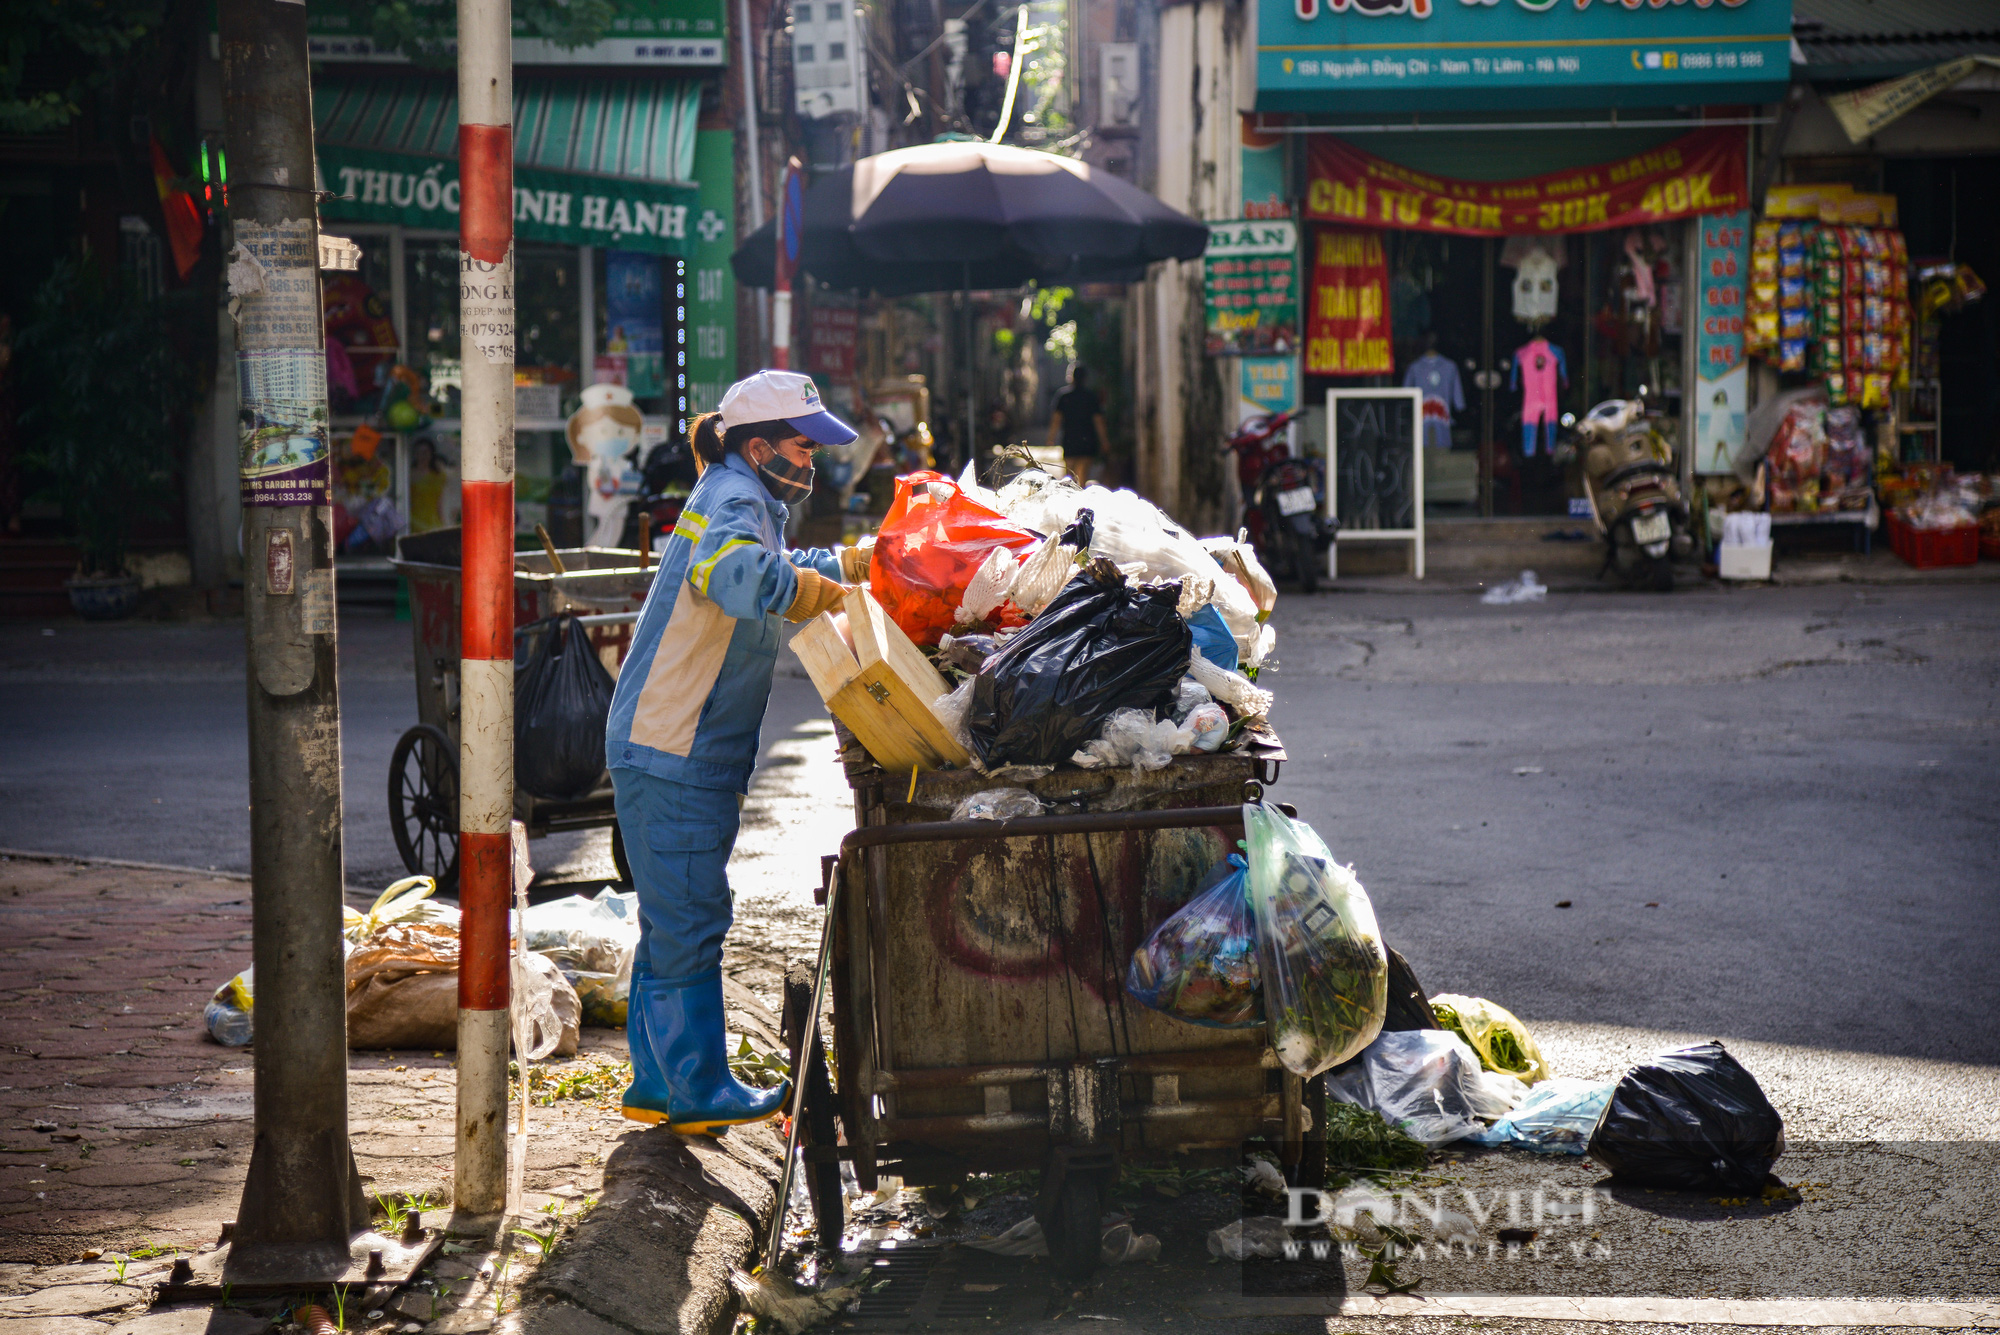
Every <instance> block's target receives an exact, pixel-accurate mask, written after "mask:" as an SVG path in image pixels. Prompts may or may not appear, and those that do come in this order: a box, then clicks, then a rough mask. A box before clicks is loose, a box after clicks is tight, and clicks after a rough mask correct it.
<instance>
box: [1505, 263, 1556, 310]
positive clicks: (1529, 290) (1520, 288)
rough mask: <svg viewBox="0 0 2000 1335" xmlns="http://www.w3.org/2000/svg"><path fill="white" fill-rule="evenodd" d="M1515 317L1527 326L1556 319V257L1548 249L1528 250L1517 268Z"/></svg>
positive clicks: (1515, 278)
mask: <svg viewBox="0 0 2000 1335" xmlns="http://www.w3.org/2000/svg"><path fill="white" fill-rule="evenodd" d="M1514 318H1515V319H1516V320H1519V321H1520V322H1521V323H1522V324H1527V325H1532V324H1533V323H1534V322H1535V321H1537V320H1553V319H1555V318H1556V259H1555V256H1553V255H1551V254H1549V253H1548V252H1547V251H1546V250H1531V251H1529V252H1528V253H1527V254H1526V255H1523V256H1522V257H1521V263H1520V264H1519V265H1518V266H1517V267H1516V269H1515V277H1514Z"/></svg>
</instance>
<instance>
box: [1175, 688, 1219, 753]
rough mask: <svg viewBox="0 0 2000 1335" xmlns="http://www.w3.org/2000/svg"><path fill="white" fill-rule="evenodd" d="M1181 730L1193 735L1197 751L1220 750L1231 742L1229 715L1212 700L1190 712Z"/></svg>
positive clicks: (1182, 722) (1182, 721)
mask: <svg viewBox="0 0 2000 1335" xmlns="http://www.w3.org/2000/svg"><path fill="white" fill-rule="evenodd" d="M1181 729H1182V730H1183V731H1185V732H1187V733H1190V734H1192V736H1193V740H1194V749H1195V750H1197V751H1215V750H1219V749H1220V748H1221V746H1222V744H1223V743H1224V742H1225V741H1227V740H1229V715H1228V714H1226V713H1224V712H1223V710H1222V706H1221V705H1219V704H1216V703H1215V702H1214V701H1213V700H1211V701H1209V702H1208V703H1207V704H1205V705H1196V706H1195V707H1194V708H1193V709H1191V710H1189V711H1188V716H1187V717H1186V718H1185V719H1183V720H1181Z"/></svg>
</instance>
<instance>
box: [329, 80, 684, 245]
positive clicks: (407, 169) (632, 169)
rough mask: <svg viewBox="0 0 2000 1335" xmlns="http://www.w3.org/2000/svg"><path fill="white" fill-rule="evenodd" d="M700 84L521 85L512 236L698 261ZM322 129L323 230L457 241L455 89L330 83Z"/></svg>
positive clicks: (417, 83)
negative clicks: (348, 225) (379, 229)
mask: <svg viewBox="0 0 2000 1335" xmlns="http://www.w3.org/2000/svg"><path fill="white" fill-rule="evenodd" d="M700 108H701V85H700V84H699V83H697V82H694V81H691V80H678V79H676V80H656V79H642V78H628V79H598V80H590V81H587V82H586V81H583V80H577V79H556V78H537V79H519V80H516V81H515V84H514V146H515V147H514V232H515V236H516V237H517V238H518V239H520V240H523V241H554V242H559V243H563V244H569V245H600V246H614V247H617V248H620V249H624V250H640V251H650V252H653V253H656V254H670V255H685V254H687V253H689V250H690V243H689V236H688V225H689V211H690V208H691V206H692V205H693V204H694V203H695V198H696V186H695V184H694V182H693V179H692V178H693V175H694V145H695V122H696V120H697V118H698V116H699V113H700ZM313 119H314V123H315V131H316V135H317V141H318V151H319V162H320V176H321V179H322V182H323V184H324V188H325V189H327V190H330V191H332V192H333V194H334V196H335V198H333V199H330V200H328V201H327V202H326V203H325V204H324V205H322V206H321V210H320V211H321V213H322V215H323V216H325V217H327V218H338V219H343V220H348V221H356V222H389V223H401V224H403V225H404V226H406V227H421V228H435V229H439V230H444V231H456V230H457V229H458V147H457V145H458V93H457V89H456V88H455V87H454V86H453V84H452V83H450V82H449V81H446V80H439V79H431V78H422V77H412V76H408V75H322V76H321V77H319V78H317V79H315V80H314V88H313Z"/></svg>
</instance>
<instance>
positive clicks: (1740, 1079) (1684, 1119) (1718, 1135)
mask: <svg viewBox="0 0 2000 1335" xmlns="http://www.w3.org/2000/svg"><path fill="white" fill-rule="evenodd" d="M1784 1152H1785V1124H1784V1119H1783V1118H1781V1117H1779V1116H1778V1112H1777V1109H1775V1108H1773V1107H1772V1106H1771V1101H1770V1099H1768V1098H1766V1097H1765V1095H1764V1091H1763V1089H1762V1087H1761V1086H1759V1085H1758V1083H1757V1078H1756V1077H1755V1076H1753V1075H1751V1074H1750V1072H1749V1071H1747V1070H1745V1069H1744V1067H1743V1065H1742V1063H1740V1062H1738V1061H1737V1060H1736V1058H1734V1057H1732V1056H1731V1055H1730V1054H1729V1052H1728V1050H1727V1049H1725V1048H1724V1047H1723V1046H1722V1044H1721V1043H1719V1042H1715V1041H1713V1040H1711V1041H1709V1042H1707V1043H1698V1044H1695V1045H1694V1046H1692V1047H1686V1048H1678V1049H1676V1050H1674V1051H1672V1052H1663V1053H1661V1054H1660V1055H1659V1056H1657V1057H1653V1058H1651V1059H1649V1060H1647V1061H1644V1062H1641V1063H1640V1064H1639V1065H1637V1066H1635V1067H1633V1068H1632V1069H1631V1070H1630V1071H1627V1072H1626V1073H1625V1076H1624V1078H1623V1079H1621V1080H1619V1082H1618V1085H1617V1088H1616V1089H1614V1090H1613V1091H1612V1094H1611V1102H1610V1104H1609V1106H1607V1107H1606V1108H1605V1110H1604V1115H1603V1117H1602V1118H1600V1119H1599V1120H1598V1123H1597V1129H1596V1130H1595V1131H1594V1132H1593V1133H1592V1134H1591V1137H1590V1149H1589V1154H1590V1157H1591V1158H1592V1159H1594V1160H1596V1161H1597V1162H1598V1163H1600V1164H1603V1165H1604V1166H1605V1167H1606V1168H1608V1169H1610V1170H1611V1174H1612V1176H1614V1177H1618V1178H1622V1179H1624V1180H1625V1181H1628V1182H1633V1183H1637V1184H1639V1185H1642V1186H1649V1187H1666V1188H1669V1189H1673V1190H1680V1191H1699V1190H1702V1189H1705V1188H1715V1187H1720V1188H1722V1189H1724V1190H1726V1191H1734V1192H1745V1191H1758V1190H1760V1189H1761V1188H1762V1187H1763V1185H1764V1180H1765V1178H1766V1177H1768V1176H1769V1175H1770V1172H1771V1165H1772V1164H1774V1163H1776V1162H1777V1161H1778V1156H1779V1155H1781V1154H1783V1153H1784Z"/></svg>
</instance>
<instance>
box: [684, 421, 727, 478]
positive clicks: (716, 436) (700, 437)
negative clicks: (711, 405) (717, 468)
mask: <svg viewBox="0 0 2000 1335" xmlns="http://www.w3.org/2000/svg"><path fill="white" fill-rule="evenodd" d="M688 448H689V449H691V450H693V451H694V457H695V458H696V459H697V460H698V461H699V462H700V464H701V466H702V467H703V468H707V467H708V466H709V465H710V464H719V463H721V462H722V414H721V413H703V414H702V415H701V416H699V417H697V418H695V419H694V421H692V422H690V423H689V424H688Z"/></svg>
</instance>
